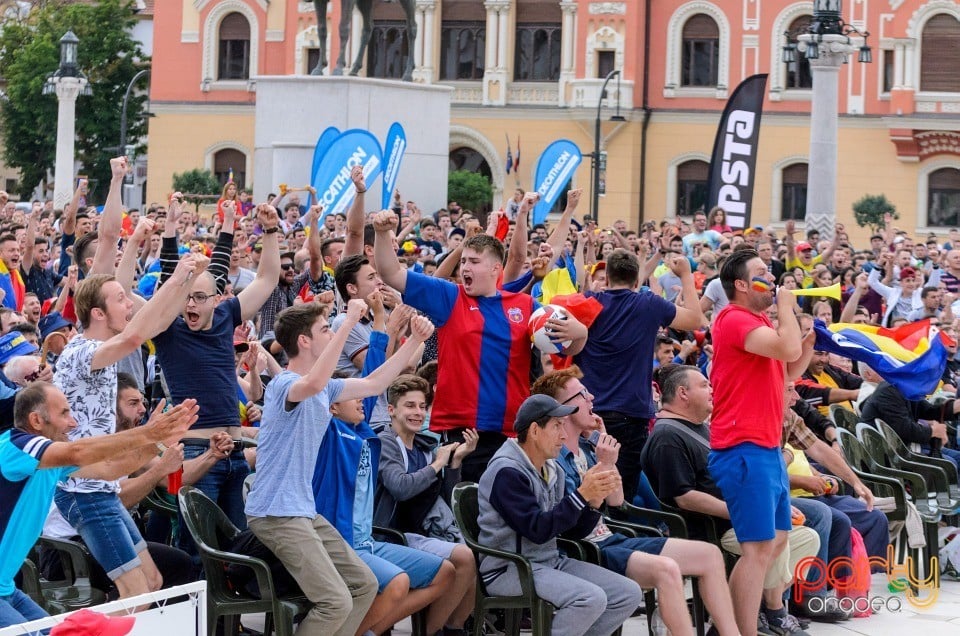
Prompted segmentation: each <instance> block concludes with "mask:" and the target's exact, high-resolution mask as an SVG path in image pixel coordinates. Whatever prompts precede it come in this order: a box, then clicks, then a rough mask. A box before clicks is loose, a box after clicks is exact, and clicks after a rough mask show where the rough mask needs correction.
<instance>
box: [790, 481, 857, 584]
mask: <svg viewBox="0 0 960 636" xmlns="http://www.w3.org/2000/svg"><path fill="white" fill-rule="evenodd" d="M790 503H791V504H793V506H794V507H795V508H796V509H797V510H799V511H800V512H802V513H803V515H804V516H805V517H806V518H807V519H806V522H805V523H804V525H805V526H807V527H808V528H810V529H811V530H814V531H815V532H816V533H817V534H818V535H819V536H820V551H819V552H817V558H819V559H820V560H822V561H823V562H824V563H826V564H827V565H828V566H829V564H830V560H831V559H836V558H837V557H847V558H849V557H850V554H851V550H852V548H851V544H850V525H851V524H850V517H848V516H847V515H846V514H844V513H843V512H841V511H840V510H838V509H836V508H831V507H830V506H828V505H827V504H825V503H823V502H822V501H817V500H816V499H814V498H812V497H792V498H791V499H790ZM824 580H826V573H825V572H820V570H819V568H817V567H816V566H813V567H811V568H810V570H809V571H808V572H807V581H808V582H810V583H815V582H816V581H824ZM813 594H826V587H825V586H824V588H823V589H822V590H818V591H816V592H813Z"/></svg>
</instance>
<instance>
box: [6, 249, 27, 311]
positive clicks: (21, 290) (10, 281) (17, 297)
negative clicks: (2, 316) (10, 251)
mask: <svg viewBox="0 0 960 636" xmlns="http://www.w3.org/2000/svg"><path fill="white" fill-rule="evenodd" d="M0 289H2V290H3V291H4V293H5V296H4V297H3V306H4V307H8V308H10V309H12V310H14V311H20V310H21V309H23V297H24V295H25V294H26V292H27V290H26V286H25V285H24V284H23V278H21V277H20V270H19V269H17V270H14V271H13V272H11V271H10V270H9V269H7V265H6V263H4V262H3V261H2V260H0Z"/></svg>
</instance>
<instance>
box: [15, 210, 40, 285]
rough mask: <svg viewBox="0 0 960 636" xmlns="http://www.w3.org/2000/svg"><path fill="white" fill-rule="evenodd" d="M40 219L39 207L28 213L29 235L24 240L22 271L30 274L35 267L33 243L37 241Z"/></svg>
mask: <svg viewBox="0 0 960 636" xmlns="http://www.w3.org/2000/svg"><path fill="white" fill-rule="evenodd" d="M39 217H40V209H39V207H33V208H31V209H30V212H28V213H27V235H26V237H25V239H24V243H25V245H24V246H23V257H22V258H21V259H20V269H22V270H23V271H24V272H29V271H30V268H32V267H33V248H34V245H33V242H34V241H36V240H37V224H38V222H39V221H38V219H39Z"/></svg>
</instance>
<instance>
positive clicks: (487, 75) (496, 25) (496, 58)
mask: <svg viewBox="0 0 960 636" xmlns="http://www.w3.org/2000/svg"><path fill="white" fill-rule="evenodd" d="M483 6H484V7H486V9H487V49H486V60H485V66H484V69H485V70H484V73H483V104H484V106H504V105H506V103H507V81H508V79H509V77H510V76H509V69H508V67H507V66H506V59H505V58H506V56H507V42H508V39H507V38H509V32H508V28H509V22H510V0H487V1H486V2H484V3H483Z"/></svg>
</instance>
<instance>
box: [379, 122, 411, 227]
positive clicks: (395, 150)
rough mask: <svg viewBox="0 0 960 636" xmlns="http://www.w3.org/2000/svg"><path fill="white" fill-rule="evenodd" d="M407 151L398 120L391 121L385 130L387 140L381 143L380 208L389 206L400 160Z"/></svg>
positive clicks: (405, 136) (405, 139)
mask: <svg viewBox="0 0 960 636" xmlns="http://www.w3.org/2000/svg"><path fill="white" fill-rule="evenodd" d="M406 151H407V135H406V133H404V132H403V126H401V125H400V123H399V122H393V124H392V125H391V126H390V130H389V131H387V142H386V143H385V144H383V162H384V168H383V191H382V192H381V193H380V204H381V205H380V209H381V210H387V209H389V208H390V197H391V196H393V188H394V187H395V186H396V185H397V177H398V176H399V175H400V162H402V161H403V155H404V153H405V152H406Z"/></svg>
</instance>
